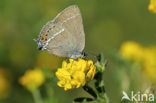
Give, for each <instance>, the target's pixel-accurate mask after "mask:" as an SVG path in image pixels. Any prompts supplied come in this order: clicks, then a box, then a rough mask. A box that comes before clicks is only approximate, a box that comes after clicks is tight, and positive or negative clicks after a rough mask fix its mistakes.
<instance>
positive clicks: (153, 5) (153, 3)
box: [148, 0, 156, 13]
mask: <svg viewBox="0 0 156 103" xmlns="http://www.w3.org/2000/svg"><path fill="white" fill-rule="evenodd" d="M148 10H149V11H151V12H153V13H156V0H150V4H149V5H148Z"/></svg>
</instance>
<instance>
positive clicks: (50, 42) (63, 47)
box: [36, 5, 85, 59]
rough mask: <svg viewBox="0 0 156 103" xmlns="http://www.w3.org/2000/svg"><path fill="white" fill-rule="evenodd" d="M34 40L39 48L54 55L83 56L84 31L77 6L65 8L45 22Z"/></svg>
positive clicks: (74, 57)
mask: <svg viewBox="0 0 156 103" xmlns="http://www.w3.org/2000/svg"><path fill="white" fill-rule="evenodd" d="M36 42H37V44H38V49H39V50H46V51H48V52H49V53H50V54H53V55H55V56H59V57H69V58H73V59H77V58H79V57H80V58H82V57H84V56H85V53H84V52H83V49H84V47H85V33H84V28H83V22H82V17H81V13H80V9H79V8H78V6H77V5H72V6H69V7H67V8H65V9H64V10H63V11H62V12H60V13H59V14H58V15H57V16H56V17H55V18H54V19H53V20H51V21H49V22H47V23H46V25H44V26H43V28H42V30H41V32H40V34H39V37H38V39H37V40H36Z"/></svg>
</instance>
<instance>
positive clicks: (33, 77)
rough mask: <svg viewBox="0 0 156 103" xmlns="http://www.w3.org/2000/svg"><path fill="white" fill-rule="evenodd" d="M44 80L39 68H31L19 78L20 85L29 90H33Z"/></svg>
mask: <svg viewBox="0 0 156 103" xmlns="http://www.w3.org/2000/svg"><path fill="white" fill-rule="evenodd" d="M44 81H45V77H44V75H43V72H42V70H41V69H39V68H35V69H33V70H28V71H26V72H25V74H24V75H23V76H22V77H21V78H20V79H19V82H20V84H21V85H23V86H24V87H26V88H27V89H28V90H29V91H33V90H35V89H37V88H38V87H39V86H41V85H42V84H43V83H44Z"/></svg>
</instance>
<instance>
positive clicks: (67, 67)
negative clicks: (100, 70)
mask: <svg viewBox="0 0 156 103" xmlns="http://www.w3.org/2000/svg"><path fill="white" fill-rule="evenodd" d="M95 72H96V67H95V66H94V64H93V61H91V60H88V61H87V60H84V59H80V58H79V59H78V60H77V61H76V60H74V59H69V63H67V62H66V61H63V62H62V68H58V70H57V72H56V76H57V77H58V79H59V81H58V83H57V84H58V86H60V87H64V90H70V89H72V88H79V87H80V86H84V85H85V83H86V81H87V80H91V79H93V78H94V75H95Z"/></svg>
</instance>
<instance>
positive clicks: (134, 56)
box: [120, 41, 143, 61]
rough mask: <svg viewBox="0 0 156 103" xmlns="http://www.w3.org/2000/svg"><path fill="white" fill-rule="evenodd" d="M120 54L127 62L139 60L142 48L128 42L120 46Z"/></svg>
mask: <svg viewBox="0 0 156 103" xmlns="http://www.w3.org/2000/svg"><path fill="white" fill-rule="evenodd" d="M120 53H121V55H122V56H123V57H125V58H127V59H129V60H134V61H137V60H141V59H142V57H143V48H142V46H141V45H139V44H138V43H136V42H133V41H128V42H125V43H123V44H122V45H121V48H120Z"/></svg>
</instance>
